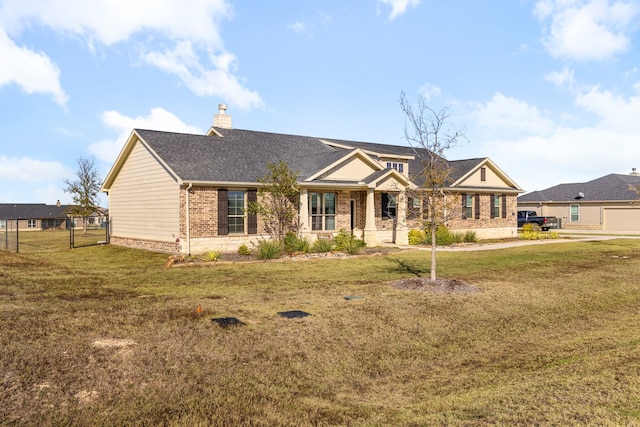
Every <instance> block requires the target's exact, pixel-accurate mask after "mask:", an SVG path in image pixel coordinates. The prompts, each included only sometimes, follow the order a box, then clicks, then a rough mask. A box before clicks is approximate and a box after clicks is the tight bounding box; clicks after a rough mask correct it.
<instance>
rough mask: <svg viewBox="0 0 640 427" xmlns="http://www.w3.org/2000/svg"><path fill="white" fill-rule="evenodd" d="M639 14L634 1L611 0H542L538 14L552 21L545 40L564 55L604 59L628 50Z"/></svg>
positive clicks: (556, 51)
mask: <svg viewBox="0 0 640 427" xmlns="http://www.w3.org/2000/svg"><path fill="white" fill-rule="evenodd" d="M637 13H638V6H637V5H636V4H634V3H632V2H625V1H610V0H541V1H538V2H537V3H536V6H535V14H536V16H538V17H539V18H540V19H541V20H543V21H547V22H549V28H548V29H547V30H546V35H545V39H544V43H545V46H546V47H547V49H548V50H549V52H550V53H551V54H552V55H554V56H556V57H560V58H567V59H577V60H601V59H606V58H609V57H611V56H614V55H616V54H618V53H621V52H624V51H626V50H627V49H628V47H629V44H630V38H629V34H628V32H629V31H630V23H631V22H632V20H633V19H634V17H635V16H636V15H637Z"/></svg>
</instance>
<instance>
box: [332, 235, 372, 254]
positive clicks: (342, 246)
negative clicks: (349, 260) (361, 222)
mask: <svg viewBox="0 0 640 427" xmlns="http://www.w3.org/2000/svg"><path fill="white" fill-rule="evenodd" d="M333 241H334V243H335V245H336V249H338V250H339V251H344V252H346V253H348V254H349V255H353V254H357V253H358V252H360V250H361V249H362V248H364V247H365V246H366V243H365V241H364V240H362V239H358V238H357V237H356V236H354V235H353V234H352V233H348V232H346V231H345V230H340V232H339V233H338V235H337V236H336V237H334V239H333Z"/></svg>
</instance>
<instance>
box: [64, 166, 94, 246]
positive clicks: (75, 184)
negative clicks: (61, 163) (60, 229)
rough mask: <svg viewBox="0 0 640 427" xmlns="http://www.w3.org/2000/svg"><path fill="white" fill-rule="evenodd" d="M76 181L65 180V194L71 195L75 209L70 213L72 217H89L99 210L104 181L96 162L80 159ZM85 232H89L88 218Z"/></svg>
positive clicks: (84, 223) (84, 224)
mask: <svg viewBox="0 0 640 427" xmlns="http://www.w3.org/2000/svg"><path fill="white" fill-rule="evenodd" d="M76 178H77V179H75V180H73V181H71V180H69V179H65V180H64V183H65V184H66V186H67V187H66V188H65V189H64V191H65V192H67V193H71V197H72V199H73V204H74V205H75V206H74V207H73V209H72V210H71V211H70V212H69V213H70V214H72V215H81V216H83V217H87V216H89V215H91V214H92V213H94V212H96V210H97V209H98V193H99V192H100V185H101V183H102V179H101V178H100V175H99V174H98V171H97V170H96V167H95V160H94V159H93V158H92V157H91V158H82V157H81V158H79V159H78V170H77V171H76ZM83 231H84V233H85V234H86V232H87V221H86V218H85V220H84V221H83Z"/></svg>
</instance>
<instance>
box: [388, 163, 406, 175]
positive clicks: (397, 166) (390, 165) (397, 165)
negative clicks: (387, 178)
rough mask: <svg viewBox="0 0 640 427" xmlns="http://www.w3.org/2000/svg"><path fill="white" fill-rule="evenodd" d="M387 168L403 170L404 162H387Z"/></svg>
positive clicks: (401, 171)
mask: <svg viewBox="0 0 640 427" xmlns="http://www.w3.org/2000/svg"><path fill="white" fill-rule="evenodd" d="M387 169H395V170H397V171H398V172H400V173H403V172H404V163H395V162H394V163H391V162H387Z"/></svg>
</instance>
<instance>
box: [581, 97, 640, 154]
mask: <svg viewBox="0 0 640 427" xmlns="http://www.w3.org/2000/svg"><path fill="white" fill-rule="evenodd" d="M575 103H576V105H577V106H579V107H581V108H582V109H584V110H585V111H588V112H590V113H593V114H596V115H597V116H598V117H599V119H600V120H599V122H598V124H597V127H598V128H599V129H604V130H607V131H613V132H627V133H630V134H634V135H635V139H636V141H637V142H640V121H639V120H638V118H639V117H640V97H639V96H638V95H636V96H630V97H628V98H626V97H625V96H623V95H620V94H615V93H613V92H611V91H608V90H602V89H601V88H600V87H598V86H595V87H592V88H590V89H588V90H586V91H583V92H581V93H579V94H578V95H577V96H576V99H575ZM636 150H637V149H636Z"/></svg>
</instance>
